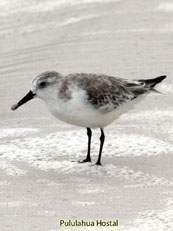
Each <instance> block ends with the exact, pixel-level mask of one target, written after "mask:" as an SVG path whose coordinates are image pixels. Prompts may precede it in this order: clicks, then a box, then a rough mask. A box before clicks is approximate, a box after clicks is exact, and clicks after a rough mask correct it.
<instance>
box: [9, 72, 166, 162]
mask: <svg viewBox="0 0 173 231" xmlns="http://www.w3.org/2000/svg"><path fill="white" fill-rule="evenodd" d="M165 77H166V76H160V77H158V78H155V79H148V80H127V79H121V78H116V77H112V76H107V75H96V74H86V73H76V74H70V75H67V76H63V75H61V74H60V73H58V72H55V71H53V72H49V71H48V72H43V73H42V74H40V75H39V76H37V77H36V78H35V79H34V80H33V82H32V88H31V91H29V92H28V94H27V95H26V96H25V97H23V98H22V99H21V100H20V101H19V102H18V103H17V104H16V105H13V106H12V110H16V109H17V108H18V107H20V106H21V105H23V104H24V103H26V102H27V101H29V100H31V99H33V98H35V97H38V98H40V99H42V100H43V101H44V102H45V104H46V106H47V108H48V110H49V111H50V113H51V114H52V115H54V116H55V117H56V118H58V119H60V120H62V121H64V122H66V123H70V124H73V125H77V126H82V127H86V128H87V135H88V152H87V156H86V159H85V160H83V161H82V162H89V161H91V157H90V144H91V136H92V131H91V128H100V129H101V136H100V150H99V156H98V160H97V162H96V164H97V165H101V154H102V148H103V144H104V140H105V135H104V131H103V128H104V127H105V126H107V125H108V124H110V123H112V122H113V121H114V120H115V119H116V118H118V117H119V116H120V115H122V114H123V113H125V112H127V111H128V110H129V109H130V108H132V106H133V104H134V103H136V102H137V101H136V98H140V97H138V96H140V95H144V93H147V92H149V91H150V90H152V89H153V87H154V86H155V85H156V84H157V83H159V82H161V81H162V80H163V79H164V78H165Z"/></svg>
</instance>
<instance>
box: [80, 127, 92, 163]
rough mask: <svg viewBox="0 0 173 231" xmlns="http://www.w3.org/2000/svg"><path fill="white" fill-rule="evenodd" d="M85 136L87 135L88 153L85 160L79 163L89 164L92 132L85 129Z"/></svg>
mask: <svg viewBox="0 0 173 231" xmlns="http://www.w3.org/2000/svg"><path fill="white" fill-rule="evenodd" d="M87 135H88V152H87V156H86V159H84V160H82V161H79V163H86V162H91V156H90V149H91V136H92V131H91V129H90V128H87Z"/></svg>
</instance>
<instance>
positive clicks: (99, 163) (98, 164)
mask: <svg viewBox="0 0 173 231" xmlns="http://www.w3.org/2000/svg"><path fill="white" fill-rule="evenodd" d="M94 165H97V166H103V165H102V164H101V162H100V161H97V162H96V163H95V164H94Z"/></svg>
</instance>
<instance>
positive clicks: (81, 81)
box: [69, 73, 148, 112]
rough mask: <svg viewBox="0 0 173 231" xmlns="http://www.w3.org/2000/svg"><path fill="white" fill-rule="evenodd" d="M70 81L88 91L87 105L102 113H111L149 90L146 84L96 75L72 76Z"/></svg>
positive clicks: (81, 74)
mask: <svg viewBox="0 0 173 231" xmlns="http://www.w3.org/2000/svg"><path fill="white" fill-rule="evenodd" d="M69 77H70V79H71V80H72V81H73V82H75V83H76V84H77V85H78V87H79V88H81V89H83V90H85V91H86V94H87V99H86V100H87V103H90V104H91V105H92V106H94V107H95V108H97V109H99V110H100V111H102V112H110V111H112V110H114V109H115V108H117V107H119V106H120V105H122V104H124V103H125V102H127V101H130V100H132V99H134V98H136V97H137V96H138V95H141V94H143V93H145V92H147V91H148V90H147V89H146V88H145V86H144V85H145V84H144V83H141V82H138V81H133V80H126V79H121V78H115V77H112V76H107V75H96V74H86V73H80V74H71V75H69Z"/></svg>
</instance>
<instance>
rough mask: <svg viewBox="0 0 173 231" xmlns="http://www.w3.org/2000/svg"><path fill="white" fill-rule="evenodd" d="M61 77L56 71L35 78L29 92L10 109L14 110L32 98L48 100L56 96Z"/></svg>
mask: <svg viewBox="0 0 173 231" xmlns="http://www.w3.org/2000/svg"><path fill="white" fill-rule="evenodd" d="M62 77H63V76H62V75H61V74H59V73H58V72H56V71H46V72H43V73H41V74H40V75H38V76H36V77H35V78H34V79H33V81H32V86H31V90H30V91H29V92H28V93H27V94H26V95H25V96H24V97H23V98H22V99H21V100H20V101H19V102H18V103H17V104H14V105H13V106H12V107H11V109H12V110H16V109H17V108H18V107H20V106H22V105H23V104H25V103H26V102H28V101H29V100H31V99H33V98H41V99H43V100H45V101H46V100H49V99H51V98H53V97H55V95H57V89H58V87H57V86H58V85H59V83H60V82H61V81H60V80H61V78H62Z"/></svg>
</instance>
